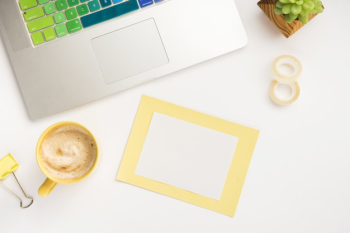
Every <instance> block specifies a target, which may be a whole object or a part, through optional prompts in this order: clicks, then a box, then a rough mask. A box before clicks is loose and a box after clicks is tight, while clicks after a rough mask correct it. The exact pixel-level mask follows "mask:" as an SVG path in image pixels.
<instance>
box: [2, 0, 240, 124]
mask: <svg viewBox="0 0 350 233" xmlns="http://www.w3.org/2000/svg"><path fill="white" fill-rule="evenodd" d="M0 31H1V35H2V38H3V41H4V43H5V46H6V49H7V51H8V55H9V58H10V60H11V63H12V66H13V69H14V71H15V74H16V77H17V80H18V83H19V87H20V89H21V92H22V95H23V99H24V101H25V104H26V107H27V110H28V113H29V116H30V117H31V118H32V119H38V118H43V117H46V116H49V115H53V114H55V113H58V112H62V111H64V110H67V109H71V108H74V107H76V106H79V105H82V104H85V103H88V102H91V101H94V100H96V99H100V98H102V97H105V96H108V95H111V94H114V93H117V92H120V91H123V90H126V89H128V88H131V87H133V86H135V85H139V84H142V83H145V82H147V81H150V80H153V79H156V78H159V77H162V76H164V75H167V74H169V73H172V72H175V71H178V70H181V69H184V68H186V67H189V66H192V65H195V64H197V63H200V62H203V61H206V60H208V59H211V58H214V57H217V56H220V55H222V54H225V53H228V52H231V51H233V50H236V49H239V48H241V47H244V46H245V45H246V43H247V36H246V33H245V31H244V28H243V25H242V22H241V19H240V17H239V14H238V12H237V9H236V6H235V3H234V1H233V0H0Z"/></svg>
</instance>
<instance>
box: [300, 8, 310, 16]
mask: <svg viewBox="0 0 350 233" xmlns="http://www.w3.org/2000/svg"><path fill="white" fill-rule="evenodd" d="M300 15H302V16H308V15H309V11H307V10H305V9H304V8H302V9H301V11H300Z"/></svg>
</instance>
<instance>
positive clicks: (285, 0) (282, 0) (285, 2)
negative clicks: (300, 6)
mask: <svg viewBox="0 0 350 233" xmlns="http://www.w3.org/2000/svg"><path fill="white" fill-rule="evenodd" d="M280 2H282V3H284V4H287V3H290V1H289V0H280Z"/></svg>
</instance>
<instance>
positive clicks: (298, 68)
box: [273, 55, 303, 84]
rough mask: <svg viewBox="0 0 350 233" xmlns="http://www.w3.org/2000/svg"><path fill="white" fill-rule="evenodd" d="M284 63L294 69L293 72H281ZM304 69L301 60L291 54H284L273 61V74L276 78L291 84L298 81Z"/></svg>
mask: <svg viewBox="0 0 350 233" xmlns="http://www.w3.org/2000/svg"><path fill="white" fill-rule="evenodd" d="M283 65H287V66H289V67H291V68H292V69H293V72H292V73H291V74H289V75H288V74H283V73H281V72H280V67H281V66H283ZM302 70H303V67H302V65H301V62H300V61H299V60H298V59H297V58H295V57H293V56H289V55H283V56H280V57H278V58H276V60H275V61H274V62H273V74H274V77H275V79H276V80H277V81H278V82H280V83H284V84H291V83H294V82H296V81H297V79H298V78H299V76H300V75H301V72H302Z"/></svg>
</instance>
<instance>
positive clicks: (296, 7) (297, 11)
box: [291, 4, 302, 16]
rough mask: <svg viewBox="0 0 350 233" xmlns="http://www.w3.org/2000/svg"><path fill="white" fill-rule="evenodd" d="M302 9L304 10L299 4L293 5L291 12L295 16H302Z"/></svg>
mask: <svg viewBox="0 0 350 233" xmlns="http://www.w3.org/2000/svg"><path fill="white" fill-rule="evenodd" d="M301 9H302V7H301V6H299V5H297V4H293V5H292V8H291V12H292V13H293V14H294V15H297V16H298V15H299V14H300V12H301Z"/></svg>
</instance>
